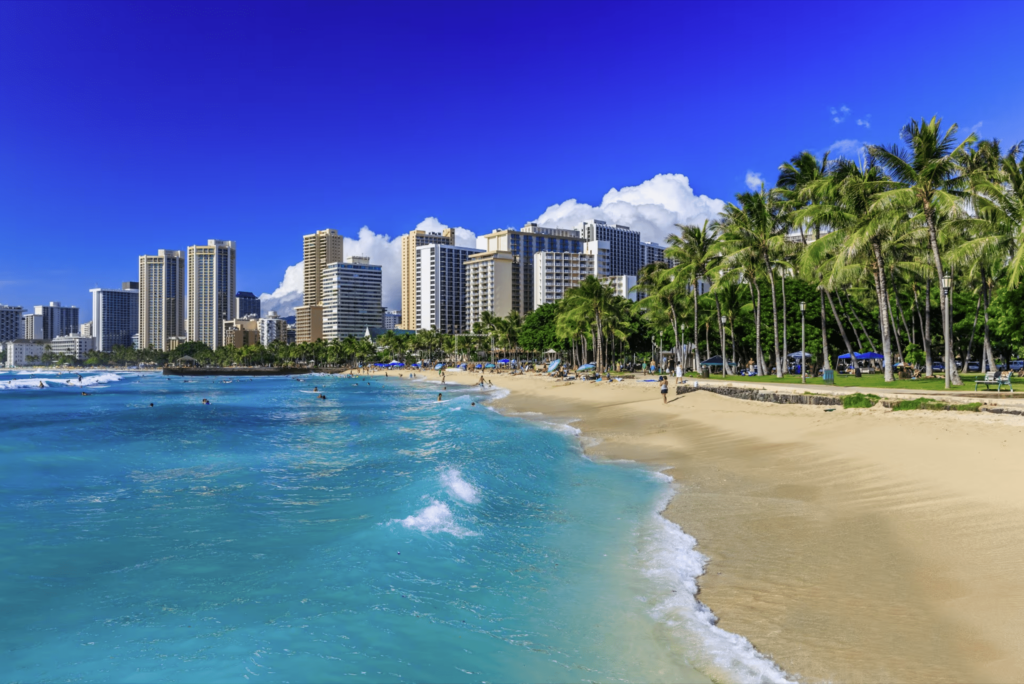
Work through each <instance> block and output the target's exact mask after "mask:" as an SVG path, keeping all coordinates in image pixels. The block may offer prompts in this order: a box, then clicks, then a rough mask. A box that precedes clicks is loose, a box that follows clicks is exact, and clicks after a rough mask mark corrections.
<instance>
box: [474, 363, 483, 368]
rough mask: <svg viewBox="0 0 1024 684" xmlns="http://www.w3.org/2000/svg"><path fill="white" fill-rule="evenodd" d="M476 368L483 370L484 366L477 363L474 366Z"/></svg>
mask: <svg viewBox="0 0 1024 684" xmlns="http://www.w3.org/2000/svg"><path fill="white" fill-rule="evenodd" d="M476 367H477V368H483V367H484V365H483V364H482V363H478V364H476Z"/></svg>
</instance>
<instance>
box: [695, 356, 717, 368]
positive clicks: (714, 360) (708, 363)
mask: <svg viewBox="0 0 1024 684" xmlns="http://www.w3.org/2000/svg"><path fill="white" fill-rule="evenodd" d="M700 365H702V366H721V365H722V357H721V356H712V357H711V358H710V359H708V360H707V361H701V362H700Z"/></svg>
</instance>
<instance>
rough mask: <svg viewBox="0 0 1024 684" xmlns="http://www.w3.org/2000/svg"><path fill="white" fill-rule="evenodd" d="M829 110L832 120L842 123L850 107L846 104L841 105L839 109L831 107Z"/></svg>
mask: <svg viewBox="0 0 1024 684" xmlns="http://www.w3.org/2000/svg"><path fill="white" fill-rule="evenodd" d="M829 111H831V112H832V120H833V121H835V122H836V123H843V122H844V121H846V115H847V114H849V113H850V108H849V107H847V106H846V105H843V106H842V107H840V108H839V109H836V108H835V107H832V109H830V110H829Z"/></svg>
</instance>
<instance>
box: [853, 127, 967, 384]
mask: <svg viewBox="0 0 1024 684" xmlns="http://www.w3.org/2000/svg"><path fill="white" fill-rule="evenodd" d="M941 125H942V120H941V119H937V118H935V117H932V119H931V121H925V120H924V119H921V121H920V122H918V121H911V122H910V123H908V124H907V125H906V126H904V127H903V129H902V130H901V131H900V137H901V138H902V139H903V143H904V145H906V149H901V148H900V147H899V146H897V145H891V146H890V147H884V146H881V145H868V148H867V149H868V153H869V154H871V156H872V157H874V158H875V159H877V160H878V161H879V163H881V164H882V165H883V166H884V167H885V168H886V170H887V171H888V172H889V176H890V177H891V178H892V180H893V183H892V185H893V189H891V190H889V191H888V192H886V193H884V194H883V195H882V196H881V197H880V198H879V200H878V202H879V206H880V207H884V208H887V209H891V210H893V211H896V212H898V213H900V214H902V215H904V216H908V217H912V216H915V215H918V214H921V215H923V216H924V221H925V225H926V226H927V228H928V243H929V246H930V247H931V252H932V259H933V261H934V265H935V272H936V273H937V274H938V277H939V281H940V282H941V281H942V279H943V277H944V276H945V274H946V272H945V270H944V269H943V266H942V258H941V255H940V253H939V224H940V222H941V221H942V219H943V218H953V217H956V216H957V215H958V214H960V212H961V205H962V202H961V199H962V198H963V197H964V194H965V190H966V189H967V178H966V177H965V176H964V175H963V174H962V172H961V167H960V165H959V164H958V161H959V159H960V157H961V156H962V155H963V152H964V148H965V147H966V146H967V145H970V144H971V143H973V142H974V141H975V140H977V137H976V136H975V135H974V134H973V133H972V134H970V135H968V136H967V137H966V138H964V139H963V140H962V141H961V142H960V143H959V144H957V142H956V132H957V130H958V127H957V125H956V124H953V125H951V126H950V127H949V128H948V129H946V132H945V133H944V134H943V133H940V130H939V129H940V127H941ZM941 301H942V331H943V338H944V344H945V364H946V366H948V367H947V368H946V387H947V389H948V388H949V386H950V385H962V384H963V381H962V380H961V379H960V375H959V374H958V373H957V372H956V363H954V362H953V347H952V343H953V339H952V330H951V320H950V302H949V297H948V294H947V293H946V291H945V288H943V290H942V299H941Z"/></svg>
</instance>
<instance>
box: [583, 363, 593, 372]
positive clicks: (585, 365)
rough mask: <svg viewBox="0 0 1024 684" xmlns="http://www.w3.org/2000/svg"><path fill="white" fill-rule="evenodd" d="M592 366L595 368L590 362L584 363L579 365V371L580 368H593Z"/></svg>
mask: <svg viewBox="0 0 1024 684" xmlns="http://www.w3.org/2000/svg"><path fill="white" fill-rule="evenodd" d="M594 368H595V366H594V364H592V363H585V364H583V365H582V366H580V370H581V371H582V370H594Z"/></svg>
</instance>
